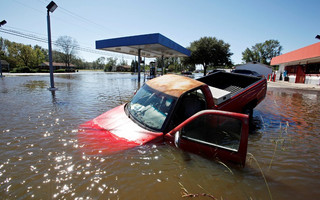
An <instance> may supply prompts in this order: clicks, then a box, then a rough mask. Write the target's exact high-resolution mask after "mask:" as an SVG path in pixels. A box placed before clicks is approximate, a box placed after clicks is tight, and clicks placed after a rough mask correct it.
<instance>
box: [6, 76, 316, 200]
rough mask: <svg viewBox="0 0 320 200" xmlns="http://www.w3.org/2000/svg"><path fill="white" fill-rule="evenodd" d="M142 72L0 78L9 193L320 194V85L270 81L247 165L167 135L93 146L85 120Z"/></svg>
mask: <svg viewBox="0 0 320 200" xmlns="http://www.w3.org/2000/svg"><path fill="white" fill-rule="evenodd" d="M136 77H137V76H136V75H131V74H108V73H103V72H80V73H75V74H70V75H65V74H60V75H59V74H56V75H55V86H56V87H57V88H58V90H57V91H55V92H50V91H48V90H47V87H48V86H49V85H50V84H49V76H19V77H5V78H2V79H0V147H1V149H0V197H1V199H154V200H155V199H182V195H183V194H185V193H186V192H188V193H189V194H195V195H201V194H208V195H212V196H213V197H215V198H217V199H229V200H230V199H317V198H319V196H320V190H319V188H320V181H319V180H320V147H319V144H320V135H319V133H320V117H319V116H320V92H319V91H303V90H292V89H291V90H286V89H279V88H269V89H268V93H267V96H266V99H265V100H264V101H263V102H262V103H261V104H260V105H259V106H258V107H257V108H256V109H255V111H254V122H255V126H256V128H255V129H254V130H253V131H252V133H251V134H250V136H249V144H248V156H247V163H246V166H245V168H243V169H241V168H240V169H239V168H236V167H233V166H227V165H225V164H223V163H218V162H214V161H211V160H207V159H205V158H202V157H200V156H197V155H193V154H189V153H185V152H182V151H181V150H179V149H176V148H174V147H171V146H169V145H167V144H156V145H147V146H141V147H138V148H134V149H130V150H127V151H124V152H121V153H118V154H113V155H102V154H99V152H98V153H95V154H92V153H90V152H88V150H87V147H89V146H90V147H92V144H86V143H80V142H79V137H78V135H79V133H80V130H79V125H80V124H82V123H84V122H86V121H88V120H91V119H92V118H95V117H96V116H98V115H100V114H102V113H104V112H106V111H108V110H110V109H111V108H113V107H115V106H118V105H120V104H123V103H125V102H127V101H128V100H130V98H131V97H132V95H133V93H134V91H135V90H136V89H137V87H138V82H137V78H136ZM97 145H98V143H97ZM97 148H99V147H97ZM183 188H184V189H183ZM202 198H203V199H208V197H202Z"/></svg>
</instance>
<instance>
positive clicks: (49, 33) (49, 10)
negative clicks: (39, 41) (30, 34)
mask: <svg viewBox="0 0 320 200" xmlns="http://www.w3.org/2000/svg"><path fill="white" fill-rule="evenodd" d="M57 7H58V6H57V4H55V3H54V2H53V1H51V2H50V3H49V5H48V6H47V9H48V10H47V24H48V48H49V68H50V86H51V87H50V88H49V90H56V89H57V88H55V87H54V77H53V66H52V47H51V27H50V14H49V12H53V11H54V10H55V9H56V8H57Z"/></svg>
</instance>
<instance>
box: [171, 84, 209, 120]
mask: <svg viewBox="0 0 320 200" xmlns="http://www.w3.org/2000/svg"><path fill="white" fill-rule="evenodd" d="M205 109H206V101H205V97H204V94H203V92H202V91H201V90H200V89H197V90H194V91H191V92H188V93H186V94H184V95H183V96H182V97H181V101H180V104H179V107H178V110H177V114H178V117H179V121H180V120H181V121H180V122H183V121H184V120H186V119H188V118H189V117H191V116H192V115H194V114H196V113H197V112H199V111H201V110H205Z"/></svg>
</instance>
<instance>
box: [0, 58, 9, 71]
mask: <svg viewBox="0 0 320 200" xmlns="http://www.w3.org/2000/svg"><path fill="white" fill-rule="evenodd" d="M1 67H2V71H4V72H8V71H9V70H10V64H9V63H8V62H7V61H6V60H1Z"/></svg>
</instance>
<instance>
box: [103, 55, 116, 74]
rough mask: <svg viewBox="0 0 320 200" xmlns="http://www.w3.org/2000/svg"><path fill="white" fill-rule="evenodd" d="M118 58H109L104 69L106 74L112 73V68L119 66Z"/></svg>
mask: <svg viewBox="0 0 320 200" xmlns="http://www.w3.org/2000/svg"><path fill="white" fill-rule="evenodd" d="M117 60H118V59H117V58H112V57H110V58H107V64H106V67H105V68H104V71H105V72H111V71H112V68H113V67H115V66H116V65H117Z"/></svg>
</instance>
